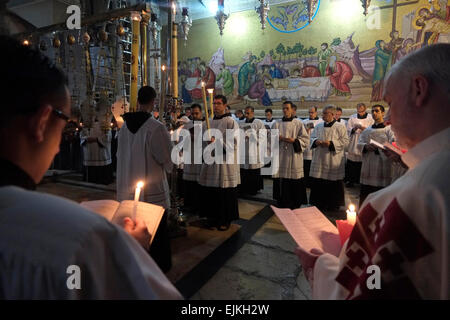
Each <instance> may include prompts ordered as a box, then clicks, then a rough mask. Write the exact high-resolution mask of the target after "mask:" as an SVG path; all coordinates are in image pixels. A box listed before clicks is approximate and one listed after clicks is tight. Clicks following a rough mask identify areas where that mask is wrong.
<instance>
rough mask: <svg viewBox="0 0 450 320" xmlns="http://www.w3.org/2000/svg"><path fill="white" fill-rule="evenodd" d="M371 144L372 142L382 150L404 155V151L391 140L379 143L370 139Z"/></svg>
mask: <svg viewBox="0 0 450 320" xmlns="http://www.w3.org/2000/svg"><path fill="white" fill-rule="evenodd" d="M369 144H371V145H373V146H375V147H377V148H379V149H381V150H388V151H392V152H394V153H396V154H398V155H399V156H402V155H403V152H402V151H401V150H400V149H399V148H396V147H394V146H393V145H392V144H390V143H389V142H385V143H383V144H381V143H379V142H378V141H376V140H373V139H370V142H369Z"/></svg>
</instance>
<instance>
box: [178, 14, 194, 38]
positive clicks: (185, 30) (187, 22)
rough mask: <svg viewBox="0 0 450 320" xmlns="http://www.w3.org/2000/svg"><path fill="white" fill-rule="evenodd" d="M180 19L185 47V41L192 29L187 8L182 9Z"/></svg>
mask: <svg viewBox="0 0 450 320" xmlns="http://www.w3.org/2000/svg"><path fill="white" fill-rule="evenodd" d="M181 15H182V17H183V18H182V19H181V22H180V24H181V30H182V31H183V35H184V45H185V46H186V41H187V39H188V35H189V30H190V28H191V27H192V20H191V18H189V12H188V8H183V12H182V14H181Z"/></svg>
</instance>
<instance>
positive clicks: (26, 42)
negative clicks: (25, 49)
mask: <svg viewBox="0 0 450 320" xmlns="http://www.w3.org/2000/svg"><path fill="white" fill-rule="evenodd" d="M22 44H23V45H24V46H28V45H29V44H30V41H28V40H23V42H22Z"/></svg>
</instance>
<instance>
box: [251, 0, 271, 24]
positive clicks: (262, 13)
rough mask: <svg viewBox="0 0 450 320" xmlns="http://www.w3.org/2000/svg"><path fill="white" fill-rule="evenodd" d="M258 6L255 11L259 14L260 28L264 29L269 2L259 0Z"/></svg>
mask: <svg viewBox="0 0 450 320" xmlns="http://www.w3.org/2000/svg"><path fill="white" fill-rule="evenodd" d="M259 3H260V5H259V7H256V8H255V10H256V13H258V14H259V22H261V29H263V30H264V29H266V21H267V15H268V14H269V10H270V7H269V3H268V2H267V3H266V2H265V0H259Z"/></svg>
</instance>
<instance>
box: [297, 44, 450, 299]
mask: <svg viewBox="0 0 450 320" xmlns="http://www.w3.org/2000/svg"><path fill="white" fill-rule="evenodd" d="M449 62H450V44H435V45H430V46H426V47H424V48H422V49H420V50H418V51H416V52H414V53H412V54H410V55H408V56H406V57H405V58H404V59H402V60H400V61H399V62H397V63H396V64H395V65H394V66H393V67H392V69H391V70H390V71H389V73H388V74H387V76H386V80H385V89H384V93H383V99H384V100H385V101H386V102H387V103H388V104H389V106H390V108H389V111H388V114H387V116H386V118H390V122H391V126H392V130H393V131H394V133H395V136H396V139H397V143H398V144H399V145H400V146H401V147H402V148H406V149H407V150H408V151H407V152H406V153H405V154H403V155H402V157H401V159H402V161H403V162H404V163H405V164H406V165H407V166H408V167H409V170H408V171H407V172H406V173H405V174H404V175H403V176H402V177H400V178H399V179H397V180H396V181H395V182H394V183H393V184H391V185H390V186H388V187H386V188H384V189H382V190H380V191H378V192H375V193H372V194H371V195H369V196H368V197H367V199H366V200H365V201H364V203H363V204H362V206H361V209H360V210H359V213H358V218H357V222H356V225H355V227H354V228H353V231H352V233H351V235H350V238H349V239H348V241H347V242H346V243H345V244H344V246H343V248H342V250H341V253H340V255H339V257H336V256H333V255H331V254H328V253H323V254H321V253H320V252H317V251H315V252H314V254H312V253H305V252H301V250H298V251H297V253H298V255H299V257H300V260H301V261H302V265H303V267H304V268H305V269H306V273H308V272H309V274H310V275H311V276H312V278H313V279H314V281H313V297H314V298H318V299H373V298H383V299H445V300H447V299H449V298H450V281H449V267H448V262H449V256H450V245H449V244H450V238H449V233H450V169H449V163H450V117H449V116H448V110H449V108H450V63H449ZM374 270H378V271H375V272H374ZM376 273H378V276H376ZM374 275H375V276H376V277H378V280H376V279H375V278H374ZM369 277H370V278H369ZM374 279H375V280H376V281H378V284H379V285H378V289H377V290H376V289H374V288H373V285H374V283H375V284H376V281H375V280H374ZM368 284H369V285H368ZM370 289H373V290H370Z"/></svg>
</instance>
